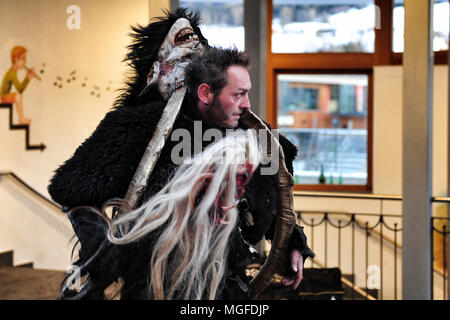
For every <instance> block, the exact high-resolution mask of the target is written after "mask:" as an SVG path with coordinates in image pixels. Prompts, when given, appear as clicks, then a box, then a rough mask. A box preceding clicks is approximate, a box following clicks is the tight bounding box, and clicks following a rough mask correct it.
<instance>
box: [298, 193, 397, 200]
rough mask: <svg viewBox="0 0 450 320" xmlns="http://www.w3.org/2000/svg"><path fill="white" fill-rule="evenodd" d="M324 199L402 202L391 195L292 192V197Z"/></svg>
mask: <svg viewBox="0 0 450 320" xmlns="http://www.w3.org/2000/svg"><path fill="white" fill-rule="evenodd" d="M296 196H297V197H324V198H345V199H367V200H402V199H403V197H402V196H400V195H392V194H371V193H343V192H339V193H337V192H315V191H294V197H296Z"/></svg>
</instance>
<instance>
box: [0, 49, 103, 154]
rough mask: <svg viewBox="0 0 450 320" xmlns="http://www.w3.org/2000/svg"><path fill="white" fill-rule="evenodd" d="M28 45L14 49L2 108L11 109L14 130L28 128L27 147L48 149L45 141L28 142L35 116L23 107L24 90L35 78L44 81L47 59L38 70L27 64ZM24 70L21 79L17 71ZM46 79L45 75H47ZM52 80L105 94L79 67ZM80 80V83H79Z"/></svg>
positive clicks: (0, 97) (59, 86)
mask: <svg viewBox="0 0 450 320" xmlns="http://www.w3.org/2000/svg"><path fill="white" fill-rule="evenodd" d="M27 54H28V49H27V48H26V47H24V46H21V45H17V46H14V47H13V48H12V49H11V65H10V67H9V68H8V69H7V70H6V72H5V73H4V75H3V78H2V82H1V87H0V102H1V103H0V108H6V109H10V117H9V121H10V124H9V127H10V129H11V130H15V129H23V130H25V131H26V137H25V140H26V150H41V151H43V150H44V149H45V145H44V144H43V143H41V144H40V145H31V144H30V143H29V140H30V139H29V131H30V124H31V122H32V119H31V118H29V117H27V116H26V112H25V108H24V92H25V90H26V89H27V87H28V86H29V85H31V82H32V80H33V79H36V80H38V81H40V82H42V81H43V78H41V77H43V76H44V74H45V70H46V67H47V63H45V62H43V63H42V64H41V66H40V68H38V69H39V71H36V70H35V68H34V67H28V66H27V65H26V63H27ZM20 70H25V71H26V75H25V77H23V78H22V79H19V75H18V72H19V71H20ZM0 72H4V71H3V70H1V69H0ZM44 81H45V78H44ZM52 81H53V87H54V88H57V89H63V88H68V87H69V86H79V87H80V88H82V89H86V91H87V93H88V94H89V95H91V96H93V97H96V98H100V97H101V96H102V92H101V91H102V87H100V86H99V85H97V84H89V78H88V77H87V76H81V75H78V74H77V71H76V70H72V71H71V72H68V73H67V74H66V75H65V76H62V75H56V76H55V78H54V79H53V80H52ZM77 82H78V84H77ZM103 89H104V90H105V91H111V90H112V81H108V83H107V84H106V85H105V86H104V87H103ZM14 110H15V112H16V113H17V117H18V123H17V124H14V123H13V112H14Z"/></svg>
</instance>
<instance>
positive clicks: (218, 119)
mask: <svg viewBox="0 0 450 320" xmlns="http://www.w3.org/2000/svg"><path fill="white" fill-rule="evenodd" d="M205 113H206V116H207V122H209V123H211V124H214V125H216V126H218V127H222V128H235V127H236V126H237V122H236V125H235V126H229V125H225V124H224V122H227V121H229V120H230V118H231V117H230V116H228V115H227V114H226V113H225V111H224V108H223V106H222V103H221V102H220V101H219V98H218V96H214V98H213V100H212V103H211V106H210V107H209V108H207V109H206V110H205Z"/></svg>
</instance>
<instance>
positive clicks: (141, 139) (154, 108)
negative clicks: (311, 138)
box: [48, 98, 313, 299]
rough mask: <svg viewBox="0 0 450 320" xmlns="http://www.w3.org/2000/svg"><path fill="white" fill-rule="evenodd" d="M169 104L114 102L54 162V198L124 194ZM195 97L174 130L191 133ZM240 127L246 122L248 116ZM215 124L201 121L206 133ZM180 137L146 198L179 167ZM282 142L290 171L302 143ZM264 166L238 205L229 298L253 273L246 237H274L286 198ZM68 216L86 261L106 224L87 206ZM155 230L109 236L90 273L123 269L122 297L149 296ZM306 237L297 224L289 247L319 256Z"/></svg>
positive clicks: (96, 199) (69, 202)
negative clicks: (70, 151) (131, 236)
mask: <svg viewBox="0 0 450 320" xmlns="http://www.w3.org/2000/svg"><path fill="white" fill-rule="evenodd" d="M164 105H165V104H164V103H163V102H162V101H154V102H152V103H149V104H146V105H140V106H137V107H135V108H116V109H115V110H113V111H111V112H109V113H108V114H107V115H106V116H105V118H104V119H103V120H102V121H101V122H100V124H99V125H98V127H97V128H96V130H95V131H94V133H93V134H92V135H91V136H90V137H89V138H88V139H87V140H86V141H84V142H83V144H82V145H81V146H80V147H78V149H77V150H76V151H75V153H74V155H73V156H72V157H71V158H70V159H68V160H67V161H66V162H65V163H64V164H63V165H62V166H61V167H59V168H58V169H57V170H56V172H55V175H54V176H53V178H52V180H51V182H50V185H49V187H48V190H49V193H50V195H51V196H52V198H53V199H54V200H55V201H56V202H58V203H59V204H61V205H62V206H64V207H66V208H74V207H77V206H82V205H83V206H85V205H90V206H94V207H97V208H101V206H102V205H103V204H104V203H105V202H106V201H107V200H110V199H113V198H123V197H124V196H125V194H126V192H127V189H128V186H129V183H130V181H131V179H132V177H133V174H134V172H135V170H136V168H137V166H138V165H139V162H140V159H141V157H142V155H143V153H144V151H145V148H146V146H147V144H148V142H149V140H150V138H151V137H152V134H153V130H154V128H155V126H156V124H157V122H158V120H159V118H160V115H161V113H162V110H163V108H164ZM193 105H194V104H193V103H192V102H191V101H190V100H189V98H186V99H185V102H184V103H183V106H182V110H181V113H180V115H179V117H178V119H177V120H176V122H175V124H174V127H173V130H175V129H178V128H183V129H186V130H188V131H189V132H190V133H191V134H192V136H193V133H194V121H196V120H200V117H199V116H197V115H196V113H195V110H196V109H195V108H193ZM240 127H241V128H245V126H243V125H242V124H241V125H240ZM209 128H210V127H209V126H208V125H207V124H206V123H205V122H202V133H203V132H204V131H205V130H207V129H209ZM224 133H225V131H224ZM200 138H201V137H200ZM193 142H194V143H193V144H192V148H193V149H195V147H194V144H195V143H200V144H201V149H204V148H205V147H206V146H207V145H208V144H209V143H211V142H208V141H198V140H197V141H193ZM178 143H179V142H178V141H171V139H170V137H169V139H168V140H167V142H166V144H165V146H164V148H163V150H162V152H161V155H160V157H159V159H158V161H157V164H156V165H155V168H154V169H153V172H152V174H151V176H150V178H149V180H148V183H147V188H146V190H145V192H144V195H143V196H142V198H141V202H140V203H142V202H143V201H145V200H146V199H148V198H149V197H151V196H152V195H153V194H155V193H156V192H158V191H159V190H160V189H161V188H162V187H163V186H164V185H165V184H166V183H167V182H168V181H169V180H170V178H171V176H172V175H173V173H174V172H175V169H176V168H177V165H176V164H174V163H173V162H172V159H171V151H172V149H173V147H174V146H175V145H176V144H178ZM280 143H281V145H282V146H283V150H284V153H285V158H286V165H287V168H288V170H289V171H290V172H291V173H292V161H293V160H294V158H295V156H296V153H297V149H296V148H295V146H294V145H292V144H291V143H290V142H289V141H288V140H287V139H286V138H285V137H283V136H281V135H280ZM259 170H260V169H258V170H257V171H256V172H255V174H254V175H253V177H252V179H251V181H250V182H249V184H248V185H247V187H246V192H245V195H244V198H243V199H241V201H240V202H239V205H238V209H239V214H240V221H241V223H240V229H241V231H239V229H238V228H236V230H235V232H234V234H233V236H232V241H231V242H232V243H231V248H230V251H229V263H228V275H229V276H228V277H227V280H226V283H225V286H224V290H223V291H222V295H221V298H224V299H228V298H231V299H237V298H245V297H246V295H245V290H246V287H245V286H246V285H245V283H246V280H248V279H245V278H246V276H245V267H246V265H247V264H248V263H250V260H249V258H250V254H249V249H248V248H249V246H248V244H247V243H250V244H256V243H257V242H259V241H260V240H261V239H262V237H263V236H266V238H267V239H269V240H271V239H272V237H273V232H274V229H275V219H274V217H275V215H276V210H277V208H278V205H279V202H280V200H279V196H278V193H277V190H276V181H277V176H276V175H261V174H259ZM248 213H250V214H251V215H252V220H253V224H252V225H250V224H248V223H246V221H247V220H248V219H246V214H248ZM69 218H70V220H71V223H72V225H73V228H74V231H75V234H76V235H77V237H78V239H79V240H80V243H81V248H80V251H79V260H78V261H77V262H76V264H79V265H80V264H82V263H84V262H85V261H86V260H88V259H89V258H90V257H91V256H92V254H93V253H94V252H95V251H96V249H97V248H98V247H99V246H100V244H101V243H102V241H104V239H105V225H104V223H103V222H102V221H101V219H99V218H98V216H96V215H95V214H92V213H88V212H86V211H83V210H81V211H74V212H73V213H71V214H70V215H69ZM154 237H155V233H153V234H151V235H149V236H148V237H146V239H145V240H143V241H140V242H138V243H134V244H130V245H126V246H115V245H112V244H109V245H108V249H107V250H106V251H105V253H103V254H102V255H101V256H100V257H98V258H96V259H95V260H94V261H93V262H91V263H90V265H89V266H88V269H87V270H88V272H89V274H90V276H91V278H92V279H95V281H96V282H97V283H99V288H100V289H101V288H104V287H106V286H108V285H109V284H110V283H111V282H113V281H114V280H116V279H117V278H118V277H122V278H123V279H124V286H123V288H122V293H121V298H122V299H145V298H146V297H147V296H146V286H147V285H148V282H147V277H148V274H149V270H148V266H149V257H150V254H151V247H152V241H153V239H154ZM244 240H245V241H244ZM306 242H307V241H306V236H305V234H304V232H303V228H302V227H300V226H295V228H294V231H293V234H292V237H291V241H290V244H289V247H290V249H293V248H297V249H299V250H300V251H301V253H302V255H303V257H304V260H306V258H307V257H313V253H312V251H311V250H310V249H309V248H308V246H307V243H306ZM100 291H101V290H100Z"/></svg>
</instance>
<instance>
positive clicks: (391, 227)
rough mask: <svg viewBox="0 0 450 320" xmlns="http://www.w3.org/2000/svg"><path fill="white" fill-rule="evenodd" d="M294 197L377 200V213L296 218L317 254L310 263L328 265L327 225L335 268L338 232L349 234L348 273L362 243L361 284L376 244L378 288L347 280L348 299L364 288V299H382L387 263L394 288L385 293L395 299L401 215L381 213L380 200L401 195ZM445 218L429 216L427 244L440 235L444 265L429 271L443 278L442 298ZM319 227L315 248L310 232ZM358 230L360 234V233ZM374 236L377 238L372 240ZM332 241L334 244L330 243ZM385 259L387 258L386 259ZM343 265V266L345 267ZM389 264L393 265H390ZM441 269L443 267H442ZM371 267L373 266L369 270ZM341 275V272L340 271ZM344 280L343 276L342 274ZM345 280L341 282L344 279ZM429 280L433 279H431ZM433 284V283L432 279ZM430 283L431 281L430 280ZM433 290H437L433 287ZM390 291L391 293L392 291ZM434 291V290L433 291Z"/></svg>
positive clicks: (437, 200)
mask: <svg viewBox="0 0 450 320" xmlns="http://www.w3.org/2000/svg"><path fill="white" fill-rule="evenodd" d="M294 196H296V197H323V198H335V199H336V198H339V199H365V200H378V201H379V202H380V206H379V212H377V213H372V214H369V213H348V212H330V211H309V210H308V211H297V216H298V221H299V224H300V225H303V226H305V232H306V233H307V236H308V242H309V245H310V247H311V249H312V250H313V251H315V252H316V251H317V252H319V253H320V254H319V255H316V259H315V261H313V263H314V264H316V265H319V266H323V267H325V268H326V267H330V265H329V262H328V258H329V255H330V253H329V252H330V248H329V243H330V242H331V243H333V239H332V240H331V241H330V239H329V238H330V237H331V236H330V234H331V232H330V230H329V229H330V227H331V228H333V229H334V231H336V233H337V235H336V237H335V238H334V240H335V244H336V245H337V249H336V251H337V254H336V255H337V261H336V266H337V267H338V268H341V267H342V262H341V259H342V257H343V253H342V243H343V241H342V232H343V231H344V229H345V230H350V235H348V234H347V236H348V237H347V238H351V240H350V242H351V244H350V245H349V246H348V247H347V248H348V249H349V250H351V262H350V263H348V264H350V265H351V267H350V273H351V274H352V275H354V276H355V272H356V271H355V257H356V255H357V252H356V251H355V250H356V246H357V244H358V245H359V247H361V246H363V248H364V250H363V253H362V254H361V253H360V252H358V255H360V254H361V256H362V258H363V259H359V260H358V263H359V264H360V265H361V263H362V264H364V267H365V275H364V280H365V283H366V284H368V283H369V282H370V281H369V280H371V279H370V278H371V275H370V274H369V272H368V271H369V270H370V269H371V267H373V266H375V267H376V265H373V264H369V256H370V258H371V260H373V259H374V256H376V255H377V254H376V253H375V254H373V253H372V252H370V253H372V255H370V254H369V251H370V249H369V247H370V246H373V245H374V244H376V243H378V244H377V247H378V250H379V252H378V263H379V266H378V267H379V274H378V275H379V278H378V279H377V280H378V281H377V283H378V287H377V290H372V291H371V290H369V289H367V288H366V289H361V288H359V287H357V286H356V285H355V279H353V281H352V282H351V287H352V297H351V298H352V299H353V298H354V292H357V293H359V294H360V292H359V290H364V292H365V297H366V298H367V299H371V298H372V296H377V299H383V298H384V289H385V288H384V283H385V281H383V280H384V278H385V277H386V276H387V275H388V274H386V273H385V272H386V270H385V269H387V265H388V264H391V267H390V268H389V270H388V271H391V272H392V274H390V275H388V276H390V277H392V278H393V283H394V287H393V289H392V290H391V291H390V292H389V294H390V298H389V299H395V300H397V299H398V298H399V297H398V292H399V288H398V287H399V286H398V283H399V282H400V281H401V277H400V273H399V263H398V262H399V261H400V262H401V252H400V250H401V249H402V245H401V233H402V228H401V221H402V216H401V215H400V214H384V212H383V211H384V208H383V205H384V202H385V201H401V200H402V197H401V196H397V195H372V194H351V193H326V192H295V193H294ZM432 201H433V203H447V204H448V203H449V202H450V198H444V197H433V198H432ZM443 220H446V221H447V224H446V225H444V227H442V226H441V227H440V228H437V227H436V226H435V221H443ZM448 220H449V218H441V217H433V218H432V224H431V225H432V228H433V235H434V238H433V239H434V241H433V243H431V246H432V248H433V251H434V242H435V241H436V239H437V237H438V236H439V235H441V236H442V239H440V240H439V241H441V242H440V243H442V256H443V261H444V262H443V264H444V267H443V268H441V269H439V268H436V266H435V267H434V268H433V269H434V270H433V271H432V273H433V275H434V274H436V275H439V276H440V277H442V281H443V284H442V286H443V291H444V292H443V294H442V296H443V298H444V299H448V296H449V294H448V291H449V285H448V271H447V265H448V252H449V248H448V242H447V241H448V234H449V231H448ZM319 226H321V228H322V229H323V230H322V233H323V234H321V236H323V238H322V239H321V248H319V249H317V248H314V247H315V246H317V245H316V243H315V240H316V241H317V239H315V237H316V238H317V235H315V233H314V231H315V230H318V228H317V227H319ZM357 231H359V232H360V233H359V237H360V238H358V239H359V240H360V241H358V242H356V239H355V232H357ZM361 232H362V233H363V234H361ZM374 236H375V237H376V238H377V239H375V238H374ZM347 240H348V239H347ZM333 244H334V243H333ZM388 249H389V250H391V252H390V253H391V257H392V256H393V258H391V259H390V261H385V260H384V259H385V251H386V250H388ZM317 252H316V253H317ZM320 258H322V259H323V260H322V262H319V259H320ZM434 259H435V256H433V260H434ZM388 260H389V259H388ZM348 264H347V266H348ZM392 265H393V266H392ZM442 269H443V270H442ZM372 270H373V269H372ZM342 273H343V274H344V273H345V272H342ZM343 278H344V279H345V277H343ZM347 281H348V280H347V279H346V280H345V281H343V282H347ZM432 281H433V280H432ZM432 283H433V282H432ZM433 285H434V283H433ZM436 290H437V289H436ZM392 291H393V292H392ZM433 291H434V290H433Z"/></svg>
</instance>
